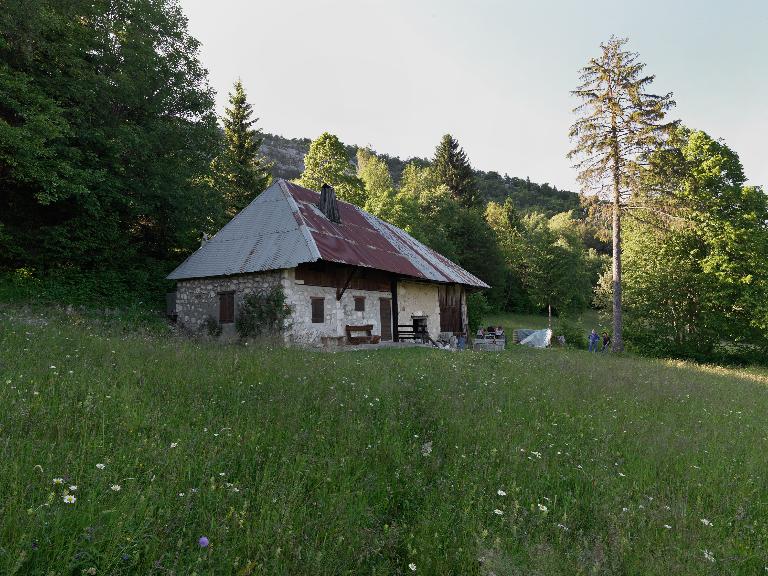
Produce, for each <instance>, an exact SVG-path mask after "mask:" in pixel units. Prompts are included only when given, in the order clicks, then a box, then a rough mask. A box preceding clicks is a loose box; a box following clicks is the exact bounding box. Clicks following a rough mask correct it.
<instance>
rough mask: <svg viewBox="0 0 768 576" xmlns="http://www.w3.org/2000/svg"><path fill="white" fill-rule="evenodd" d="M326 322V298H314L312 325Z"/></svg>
mask: <svg viewBox="0 0 768 576" xmlns="http://www.w3.org/2000/svg"><path fill="white" fill-rule="evenodd" d="M323 322H325V298H312V323H313V324H322V323H323Z"/></svg>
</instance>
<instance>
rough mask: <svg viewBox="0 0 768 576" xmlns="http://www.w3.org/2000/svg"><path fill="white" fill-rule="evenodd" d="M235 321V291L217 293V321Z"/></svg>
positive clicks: (225, 322)
mask: <svg viewBox="0 0 768 576" xmlns="http://www.w3.org/2000/svg"><path fill="white" fill-rule="evenodd" d="M234 321H235V293H234V292H220V293H219V323H220V324H231V323H232V322H234Z"/></svg>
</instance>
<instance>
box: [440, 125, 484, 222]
mask: <svg viewBox="0 0 768 576" xmlns="http://www.w3.org/2000/svg"><path fill="white" fill-rule="evenodd" d="M432 164H433V166H434V169H435V174H436V175H437V178H438V180H439V181H440V183H441V184H445V185H446V186H447V187H448V190H450V191H451V194H452V195H453V197H454V198H455V199H456V200H457V201H458V202H459V203H460V204H461V205H462V206H463V207H465V208H471V207H475V206H477V205H478V204H479V203H480V202H479V198H480V196H479V193H478V190H477V182H475V175H474V172H473V171H472V166H470V164H469V160H468V159H467V154H466V153H465V152H464V150H463V149H462V148H461V147H460V146H459V143H458V141H457V140H456V139H455V138H454V137H453V136H451V135H450V134H446V135H445V136H443V139H442V140H441V141H440V144H438V146H437V149H436V150H435V157H434V160H433V163H432Z"/></svg>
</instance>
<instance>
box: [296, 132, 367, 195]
mask: <svg viewBox="0 0 768 576" xmlns="http://www.w3.org/2000/svg"><path fill="white" fill-rule="evenodd" d="M297 182H298V184H300V185H301V186H304V187H306V188H310V189H312V190H318V191H319V190H320V188H321V187H322V186H323V184H328V185H329V186H333V188H334V190H335V192H336V196H338V197H339V198H340V199H341V200H344V201H346V202H351V203H352V204H356V205H358V206H363V205H364V204H365V187H364V185H363V182H362V181H361V180H360V178H358V177H357V175H356V174H355V169H354V167H353V166H352V164H351V163H350V161H349V157H348V156H347V151H346V149H345V148H344V144H342V143H341V141H340V140H339V138H338V137H337V136H334V135H333V134H329V133H328V132H323V133H322V134H321V135H320V136H319V137H318V138H317V139H316V140H313V141H312V143H311V144H310V145H309V151H308V152H307V154H306V156H304V172H302V174H301V177H300V178H299V179H298V181H297Z"/></svg>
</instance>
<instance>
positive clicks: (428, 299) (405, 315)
mask: <svg viewBox="0 0 768 576" xmlns="http://www.w3.org/2000/svg"><path fill="white" fill-rule="evenodd" d="M397 308H398V318H397V323H398V324H410V323H411V322H412V320H411V316H426V317H427V331H428V332H429V335H430V336H431V337H432V338H437V336H438V335H439V334H440V300H439V299H438V295H437V284H426V283H422V282H398V283H397Z"/></svg>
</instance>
